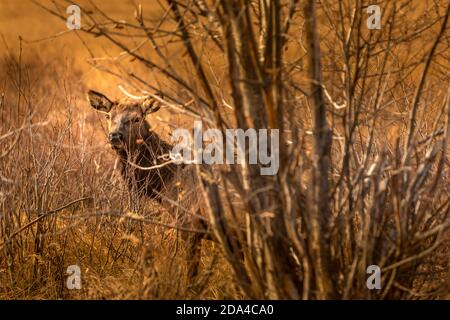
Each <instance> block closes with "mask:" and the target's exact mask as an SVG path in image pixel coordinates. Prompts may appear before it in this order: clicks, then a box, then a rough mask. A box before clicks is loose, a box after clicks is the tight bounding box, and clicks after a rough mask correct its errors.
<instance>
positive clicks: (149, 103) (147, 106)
mask: <svg viewBox="0 0 450 320" xmlns="http://www.w3.org/2000/svg"><path fill="white" fill-rule="evenodd" d="M141 108H142V112H143V113H144V114H146V115H147V114H150V113H153V112H156V111H158V110H159V109H160V108H161V103H160V102H159V101H158V100H156V99H154V98H152V97H147V98H146V99H145V100H144V102H142V105H141Z"/></svg>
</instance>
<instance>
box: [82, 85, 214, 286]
mask: <svg viewBox="0 0 450 320" xmlns="http://www.w3.org/2000/svg"><path fill="white" fill-rule="evenodd" d="M87 98H88V101H89V104H90V106H91V107H92V108H94V109H95V110H96V111H97V112H100V113H102V114H104V115H105V117H106V119H107V122H108V135H107V140H108V143H109V145H110V146H111V148H112V149H113V150H114V152H115V153H116V156H117V159H118V163H119V166H120V172H121V175H122V178H123V179H124V181H125V183H126V185H127V187H128V189H129V191H130V192H133V193H136V194H137V195H138V196H139V197H147V198H149V199H151V200H153V201H157V202H158V203H159V204H161V205H163V206H164V207H165V208H167V210H169V211H170V210H174V208H175V207H179V208H181V215H180V216H181V217H180V218H178V221H177V227H179V228H180V230H184V231H182V232H181V234H182V238H183V239H184V243H185V244H186V260H187V262H188V277H190V278H193V277H195V276H196V275H197V273H198V268H199V264H200V254H201V240H203V239H208V234H209V231H208V222H207V219H206V218H205V216H206V215H205V213H204V212H202V205H201V203H202V201H201V199H200V196H199V195H200V194H201V192H200V191H199V178H198V176H197V174H196V171H195V168H194V167H193V166H192V165H186V164H182V163H180V164H179V163H176V162H172V161H170V158H169V152H170V150H171V149H172V145H171V144H169V143H168V142H166V141H164V140H163V139H162V138H161V137H160V136H159V135H158V134H157V133H156V132H155V131H153V127H152V125H151V123H150V122H149V121H148V120H147V118H146V116H147V115H149V114H151V113H154V112H157V111H158V110H159V109H160V107H161V104H160V102H159V101H157V100H156V99H155V98H153V97H151V96H146V97H141V98H140V99H131V98H129V97H126V98H123V99H119V100H114V101H113V100H110V99H109V98H108V97H106V96H105V95H104V94H102V93H100V92H97V91H94V90H89V91H88V93H87ZM179 208H178V209H179ZM186 230H187V231H186Z"/></svg>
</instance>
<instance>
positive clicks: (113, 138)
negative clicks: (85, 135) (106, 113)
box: [108, 132, 123, 144]
mask: <svg viewBox="0 0 450 320" xmlns="http://www.w3.org/2000/svg"><path fill="white" fill-rule="evenodd" d="M108 139H109V142H111V143H112V144H115V143H120V142H122V139H123V134H121V133H120V132H113V133H110V134H109V136H108Z"/></svg>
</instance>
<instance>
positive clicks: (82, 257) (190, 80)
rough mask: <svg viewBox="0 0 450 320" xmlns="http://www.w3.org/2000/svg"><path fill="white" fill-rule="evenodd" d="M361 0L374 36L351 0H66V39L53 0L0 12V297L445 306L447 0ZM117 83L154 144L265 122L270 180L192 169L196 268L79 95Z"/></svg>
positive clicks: (1, 3) (3, 2)
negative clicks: (198, 235)
mask: <svg viewBox="0 0 450 320" xmlns="http://www.w3.org/2000/svg"><path fill="white" fill-rule="evenodd" d="M373 2H374V4H375V2H377V4H378V5H379V6H380V7H381V8H382V11H381V13H382V16H381V29H379V30H370V29H368V28H367V26H366V20H367V18H368V16H369V15H370V14H368V13H367V6H368V5H370V4H372V3H371V2H370V1H366V0H343V1H331V0H323V1H314V0H308V1H287V0H286V1H284V0H279V1H277V0H267V1H266V0H251V1H237V0H236V1H235V0H231V1H213V0H206V1H191V0H179V1H159V0H142V1H137V0H130V1H120V0H109V1H106V0H92V1H91V0H82V1H74V3H76V4H77V5H78V6H79V7H81V8H82V11H81V29H78V30H77V29H76V30H69V29H68V27H67V26H66V20H65V19H66V18H67V17H68V16H69V15H70V14H69V13H67V12H66V8H67V7H68V6H69V5H70V4H72V2H67V1H64V0H56V1H50V0H36V1H27V0H19V1H17V0H0V299H13V300H14V299H245V298H248V299H448V298H449V297H450V296H449V293H448V292H449V290H450V270H449V267H450V250H449V240H450V233H449V228H450V203H449V194H450V183H449V178H450V175H449V169H450V168H449V166H450V161H449V160H450V157H449V154H448V150H449V146H448V142H449V140H448V139H449V135H450V129H449V118H450V102H449V101H450V81H449V80H450V78H449V75H450V63H449V59H450V50H449V43H450V33H449V30H450V22H447V20H449V17H448V10H449V2H448V1H447V0H435V1H431V0H411V1H409V0H399V1H373ZM312 3H316V4H315V8H313V9H311V7H309V4H312ZM264 5H266V7H265V8H264ZM58 15H59V16H58ZM319 53H320V54H319ZM119 86H122V87H123V88H125V89H126V90H125V91H127V92H128V93H131V94H132V95H137V96H142V95H143V94H144V93H148V92H151V93H156V92H161V93H163V94H164V98H163V99H164V100H165V101H166V102H164V103H163V105H162V107H161V110H160V111H158V112H155V113H154V114H151V115H149V116H148V117H147V118H146V119H147V121H148V122H149V123H150V125H151V129H152V130H153V131H154V132H156V133H157V134H159V135H160V136H161V137H162V138H163V140H165V141H167V142H170V141H171V133H172V132H173V130H174V129H176V128H179V127H184V128H188V130H192V122H193V120H198V119H201V120H202V121H203V123H204V126H209V127H216V128H220V129H221V130H223V129H224V128H228V127H230V128H243V129H247V128H258V129H261V128H271V129H275V128H277V129H280V155H279V156H280V159H279V171H278V172H277V174H276V175H274V176H260V175H258V172H259V171H258V170H257V169H255V168H259V167H258V166H259V164H257V165H253V164H250V165H249V164H247V165H246V166H239V165H224V166H223V167H222V166H213V167H212V168H208V169H206V171H205V173H201V174H200V173H199V172H200V169H199V170H198V171H197V173H198V174H199V176H200V177H203V180H201V181H203V182H202V185H201V190H202V192H201V193H199V194H198V196H199V197H202V199H204V200H203V201H201V202H199V203H201V204H200V206H201V211H202V212H205V213H204V214H205V217H207V218H206V220H207V221H208V225H209V227H208V232H209V233H210V234H211V235H212V237H213V238H215V241H208V240H206V239H204V240H202V246H201V256H200V266H199V271H198V274H197V275H195V276H190V275H189V273H188V263H189V261H186V258H185V256H186V251H187V249H186V248H187V242H188V241H185V240H184V238H183V230H182V228H180V229H177V227H176V226H175V227H173V225H172V222H171V220H170V219H171V218H170V217H172V216H173V214H174V213H173V212H171V209H167V208H163V206H162V205H161V204H160V203H159V202H158V201H156V200H153V199H149V198H146V197H139V196H136V195H135V194H134V193H133V192H132V191H130V190H129V189H128V188H127V184H126V183H125V182H124V180H123V178H122V176H121V174H120V173H119V172H118V170H117V169H116V167H117V161H116V154H115V151H114V150H112V149H111V147H110V146H109V143H108V139H107V137H108V133H110V132H109V130H110V129H109V127H108V124H107V120H106V119H105V117H104V116H103V115H102V114H101V113H99V112H95V110H94V109H93V108H91V106H90V103H89V101H88V99H87V98H86V94H87V92H88V90H91V89H92V90H95V91H98V92H101V93H103V94H105V95H106V96H107V97H109V98H111V100H115V99H120V98H123V97H124V96H125V94H124V92H123V91H122V90H121V89H119ZM277 156H278V155H277ZM181 183H183V181H181ZM191 187H192V186H189V188H191ZM217 190H218V191H217ZM233 199H235V200H236V202H234V200H233ZM236 203H238V204H236ZM177 212H178V211H177ZM167 225H170V227H167ZM369 265H379V266H380V268H381V283H382V287H381V289H379V290H369V289H368V288H367V287H366V280H367V277H368V274H367V272H366V270H367V267H368V266H369ZM69 266H78V267H79V270H80V272H81V287H80V288H79V289H70V288H69V287H70V286H69V285H68V277H70V272H69V273H68V267H69Z"/></svg>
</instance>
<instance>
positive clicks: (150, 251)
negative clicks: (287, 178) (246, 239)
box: [0, 0, 449, 299]
mask: <svg viewBox="0 0 450 320" xmlns="http://www.w3.org/2000/svg"><path fill="white" fill-rule="evenodd" d="M42 3H44V4H46V5H49V6H51V2H50V1H43V2H42ZM81 3H82V4H88V1H81ZM144 5H147V6H146V8H151V7H152V5H153V3H152V2H151V1H150V2H147V3H144ZM154 7H155V10H154V11H150V13H149V17H150V18H152V17H159V16H160V15H161V12H160V11H158V10H157V9H156V8H158V6H156V5H155V6H154ZM419 7H420V6H419ZM102 8H103V9H104V10H105V12H107V13H108V14H110V15H111V16H113V17H117V18H124V13H126V14H128V15H129V16H130V17H131V18H132V13H133V6H132V5H130V4H128V3H127V2H125V1H119V0H117V1H111V2H105V4H104V5H102ZM419 9H420V8H419ZM127 17H128V16H127ZM128 18H129V17H128ZM321 19H324V20H326V18H325V17H321ZM43 21H45V23H44V22H43ZM65 30H66V29H65V25H64V23H63V22H62V21H61V20H59V19H57V18H55V17H52V16H50V15H48V14H47V13H45V12H44V11H43V10H42V9H40V8H38V7H37V6H35V5H33V4H31V3H29V2H26V1H23V2H22V1H19V2H17V1H13V0H7V1H2V2H0V34H1V35H2V36H3V40H1V42H2V43H3V44H5V46H3V48H4V49H3V51H0V59H2V60H1V61H0V94H1V97H0V156H1V155H2V153H3V152H6V154H5V155H4V156H3V157H1V158H0V299H126V298H131V299H185V298H188V299H189V298H201V299H239V298H243V297H246V296H245V295H244V293H243V292H242V291H241V290H240V289H239V288H238V285H237V284H236V281H235V280H236V279H235V277H234V276H233V272H232V268H231V267H230V266H229V264H228V262H227V260H226V258H225V257H224V255H223V252H222V248H221V247H220V246H219V245H218V244H216V243H210V242H208V243H205V245H204V250H203V256H202V266H201V271H200V274H199V275H198V277H197V278H195V279H188V278H187V276H186V263H185V261H184V247H183V242H182V240H181V237H180V235H179V234H178V233H177V232H176V231H175V230H171V229H167V228H163V227H161V226H158V225H156V224H154V223H149V222H148V221H147V222H143V221H138V220H139V219H140V218H142V217H144V218H146V219H152V221H164V220H165V215H166V214H167V213H166V212H164V210H163V209H162V208H160V207H159V206H158V205H156V204H155V203H153V202H151V201H137V200H136V199H134V198H133V195H131V194H129V192H128V191H127V190H126V188H125V185H124V183H123V181H122V179H121V177H119V175H118V174H117V172H115V171H114V169H113V168H114V154H113V152H112V151H111V150H109V147H108V146H107V144H106V139H105V132H106V128H105V127H104V125H105V124H104V122H103V119H101V118H100V117H99V116H98V115H97V114H96V113H95V112H93V111H92V110H91V109H89V107H88V104H87V102H86V100H85V92H86V91H87V89H89V88H97V89H101V90H102V91H103V92H104V93H105V94H107V95H109V96H113V97H117V96H119V95H120V93H119V91H118V90H117V85H118V84H120V83H122V82H121V80H120V79H117V78H116V77H114V76H112V75H111V74H108V73H105V72H101V71H100V70H98V69H96V68H93V67H92V65H91V64H89V63H88V62H92V60H90V59H91V58H92V56H99V55H107V56H117V55H118V54H119V53H120V50H118V49H117V48H116V47H114V46H112V45H111V44H110V43H108V42H107V41H106V40H105V39H103V38H92V37H83V38H81V37H79V34H75V33H73V32H71V33H70V34H66V35H62V36H60V37H52V35H54V34H57V33H58V32H61V31H65ZM322 31H323V32H324V33H326V32H327V31H326V30H322ZM19 35H21V37H22V40H19V37H18V36H19ZM43 38H47V39H46V40H43V41H36V42H34V41H32V40H37V39H43ZM80 39H83V41H84V44H83V43H82V42H81V41H80ZM130 41H131V40H130ZM330 42H331V40H330ZM424 42H425V43H426V41H424V39H418V40H417V41H416V42H414V43H412V44H409V45H410V47H405V48H399V49H398V52H397V53H398V57H397V58H398V59H399V60H402V59H404V61H407V60H408V58H410V56H409V54H410V53H411V52H412V51H414V50H412V49H414V48H422V47H423V49H424V50H427V49H428V48H427V45H424ZM178 46H179V45H178V44H175V45H174V46H172V47H171V48H172V50H173V52H174V55H175V54H176V53H179V50H180V49H179V47H178ZM86 48H89V50H87V49H86ZM326 50H329V51H328V53H332V51H333V48H327V49H326ZM300 53H301V51H296V50H292V48H289V50H288V51H287V55H288V56H289V57H290V58H291V59H292V60H294V59H296V57H298V55H299V54H300ZM301 54H303V53H301ZM151 55H155V53H154V52H152V53H151ZM332 57H333V56H332V55H331V54H330V55H329V56H327V57H326V58H325V60H326V61H327V63H328V65H327V67H330V68H331V66H333V67H335V65H334V64H335V63H336V65H338V64H339V63H337V62H336V61H333V59H332ZM150 58H155V56H150ZM209 58H210V59H211V60H213V61H214V54H213V53H211V54H210V56H209ZM444 58H445V56H444ZM441 59H442V57H441ZM123 60H124V61H122V62H123V64H122V65H123V66H126V67H127V68H129V70H131V71H140V72H141V73H146V72H147V71H148V69H145V68H142V67H141V66H140V65H139V64H138V63H137V62H136V61H135V60H133V59H129V58H127V57H126V58H124V59H123ZM217 60H218V61H219V62H217V65H220V63H221V62H222V60H220V59H217ZM183 63H184V61H182V62H180V65H182V64H183ZM447 64H448V61H447ZM105 65H106V64H105ZM375 67H376V66H374V68H375ZM370 68H372V66H371V67H370ZM218 69H220V68H218ZM445 69H446V68H445V67H442V68H441V67H438V66H437V67H436V69H433V73H432V75H431V77H432V79H433V81H431V83H432V85H430V86H429V87H427V93H426V94H424V97H423V100H424V101H426V102H427V105H428V107H427V109H426V110H423V111H421V115H420V119H421V122H420V123H421V126H422V127H421V130H422V131H423V132H428V131H429V130H427V129H429V128H431V126H432V124H433V121H435V114H436V113H435V112H434V113H433V112H431V111H437V110H440V108H441V107H442V106H441V105H439V104H440V103H441V102H442V101H443V99H442V98H443V96H445V94H446V91H447V90H446V88H443V87H441V88H440V87H439V83H440V82H439V80H438V79H442V78H445V77H444V76H443V71H442V70H445ZM186 70H187V74H189V69H186ZM299 70H301V72H303V68H300V69H299ZM447 70H448V65H447ZM415 72H416V73H417V74H415V73H414V72H413V73H412V75H409V77H407V79H408V81H407V80H405V82H404V83H403V86H402V88H401V89H402V90H398V88H397V89H396V90H393V91H392V92H389V97H388V98H386V99H390V100H389V101H396V102H395V103H394V104H392V106H391V107H390V108H386V109H385V110H381V111H380V114H381V116H380V118H379V119H382V120H383V121H381V120H380V122H377V123H376V125H377V130H378V132H379V133H378V135H379V136H383V135H384V136H385V137H387V139H386V145H387V148H388V149H389V150H394V152H393V153H395V147H396V146H395V144H396V143H398V137H399V136H404V135H405V127H406V126H405V117H404V115H405V114H406V113H407V112H406V111H407V108H408V106H409V100H408V99H409V98H410V97H411V96H412V94H413V92H414V89H415V87H414V85H413V84H414V83H415V80H416V79H417V78H418V77H419V76H420V75H419V73H418V71H417V70H416V71H415ZM184 76H186V75H184ZM186 77H187V78H189V76H186ZM302 77H303V76H297V75H296V74H295V72H294V73H293V76H292V79H294V80H298V81H299V82H301V81H303V80H304V79H302ZM325 77H326V79H327V80H329V81H330V82H331V83H334V82H336V83H337V82H339V81H338V80H337V77H338V76H337V75H334V74H333V73H332V72H330V73H326V75H325ZM335 78H336V79H335ZM145 79H146V80H147V81H149V82H152V83H153V82H157V83H158V85H159V86H164V84H165V83H166V81H167V80H166V79H164V78H162V77H160V76H159V77H158V76H157V75H153V74H146V78H145ZM447 80H448V79H447ZM447 85H448V83H447ZM218 87H219V86H218ZM224 87H226V85H224ZM336 88H339V86H338V85H336ZM222 89H223V88H222ZM227 89H228V88H227ZM336 90H338V89H336ZM397 90H398V91H397ZM330 93H331V94H332V96H334V97H337V98H338V99H343V98H342V97H341V96H340V93H339V91H335V89H334V88H330ZM292 99H293V100H295V102H294V104H296V106H297V108H296V109H295V114H296V115H297V116H299V115H300V114H302V116H301V117H300V116H299V117H298V122H301V124H302V125H303V126H304V127H305V128H306V129H307V128H310V126H311V116H310V112H311V111H310V110H309V109H308V108H309V107H308V108H307V104H304V103H303V102H300V100H301V98H299V99H297V96H296V95H295V94H294V95H293V97H292ZM383 112H385V113H386V116H385V117H384V114H383ZM393 114H394V115H396V116H393ZM365 116H366V117H367V119H365V118H364V117H365ZM361 118H362V122H364V123H366V124H367V123H369V122H370V114H369V113H367V114H365V113H364V112H363V115H362V116H361ZM333 119H334V118H333ZM150 120H151V121H152V124H153V125H154V127H155V130H156V131H157V132H159V133H161V134H162V135H163V136H164V137H165V138H168V132H170V129H171V127H175V126H179V125H180V124H181V123H185V122H186V121H188V120H187V119H186V118H185V117H183V116H179V115H177V116H174V115H173V114H172V113H171V112H169V111H163V112H162V113H160V114H158V115H157V116H152V118H151V119H150ZM339 125H340V124H339V123H336V124H335V128H336V132H339V130H340V127H339ZM306 129H305V131H306ZM369 131H370V127H369V125H362V126H361V128H360V131H359V132H358V139H355V144H354V148H355V149H358V151H359V149H363V147H364V143H365V142H366V140H367V137H368V136H369ZM9 132H15V134H13V135H7V134H8V133H9ZM380 132H381V133H380ZM341 134H342V132H341ZM3 135H7V136H5V137H3ZM305 136H306V135H305ZM309 138H310V137H308V136H306V138H305V139H306V142H305V143H306V144H307V145H308V143H309V142H310V141H308V139H309ZM338 143H339V142H338ZM338 143H336V144H335V145H334V146H333V147H334V149H333V152H334V154H335V155H336V159H335V162H336V163H339V162H340V161H341V160H342V158H343V157H344V154H343V151H342V149H341V146H340V145H339V144H338ZM381 146H382V144H381V143H380V140H378V142H377V148H380V149H381ZM307 149H308V150H307V152H305V154H306V155H307V156H309V152H310V150H309V147H308V148H307ZM422 152H424V150H422ZM355 153H357V151H355ZM417 155H420V153H417ZM374 158H375V156H374ZM447 159H448V157H447ZM395 160H396V158H395V157H394V156H392V159H391V158H390V159H389V161H392V162H394V161H395ZM304 167H305V172H306V175H307V174H308V169H309V168H310V163H307V161H306V160H305V164H304ZM444 168H445V170H444V171H445V172H444V173H443V175H442V179H443V181H444V183H443V184H441V185H440V186H439V188H440V189H439V191H440V194H441V195H442V196H445V194H447V195H448V191H449V190H448V161H447V163H446V164H445V165H444ZM435 169H436V168H434V169H433V174H434V173H435V171H434V170H435ZM380 170H381V169H380ZM302 174H303V173H302ZM380 175H381V174H380ZM377 178H379V177H377ZM302 179H305V180H306V179H307V178H306V177H304V176H302ZM373 179H375V178H373ZM445 182H447V187H446V188H447V190H444V187H442V185H444V186H445ZM428 183H430V182H428ZM427 188H428V190H430V189H431V186H429V187H427ZM363 192H366V191H365V190H363V191H361V193H363ZM349 194H350V193H349ZM338 196H339V195H336V197H338ZM350 196H351V195H349V198H350ZM393 198H395V197H394V196H393ZM438 200H439V201H440V204H442V205H443V206H445V205H447V206H448V200H447V201H446V200H445V199H444V198H443V197H441V198H439V199H438ZM364 201H365V200H361V202H358V201H355V203H358V204H360V205H361V206H363V202H364ZM424 203H427V202H426V199H425V200H424ZM427 205H429V206H430V207H429V208H430V210H434V209H436V208H433V206H432V204H428V203H427ZM60 208H61V209H60ZM441 209H442V208H441ZM441 212H444V213H445V212H446V215H443V218H442V220H443V221H447V220H448V209H447V211H445V208H444V210H441ZM136 215H138V217H139V219H133V218H136ZM423 218H424V220H425V217H423ZM355 219H356V218H355ZM446 219H447V220H446ZM18 231H20V232H18ZM444 237H447V238H446V239H448V235H444ZM446 242H447V243H448V241H446ZM444 243H445V242H444ZM448 255H449V248H448V246H444V247H440V248H439V251H438V252H437V253H436V254H435V255H433V256H432V257H431V258H430V260H429V261H427V263H426V264H425V266H424V267H423V268H425V269H423V270H421V272H423V274H424V275H425V276H424V277H429V278H430V281H428V282H426V281H425V282H426V284H425V285H424V284H423V283H422V282H421V286H428V287H429V288H442V287H445V286H446V285H447V288H448V276H449V264H448V257H449V256H448ZM339 263H343V262H342V261H340V262H339ZM69 265H78V266H80V267H81V271H82V289H81V290H68V289H67V287H66V284H65V281H66V278H67V274H66V269H67V267H68V266H69ZM430 273H431V274H432V275H433V276H432V277H431V276H430ZM437 297H439V298H446V297H447V298H448V295H447V296H446V294H445V293H442V291H440V292H439V293H438V295H437Z"/></svg>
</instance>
